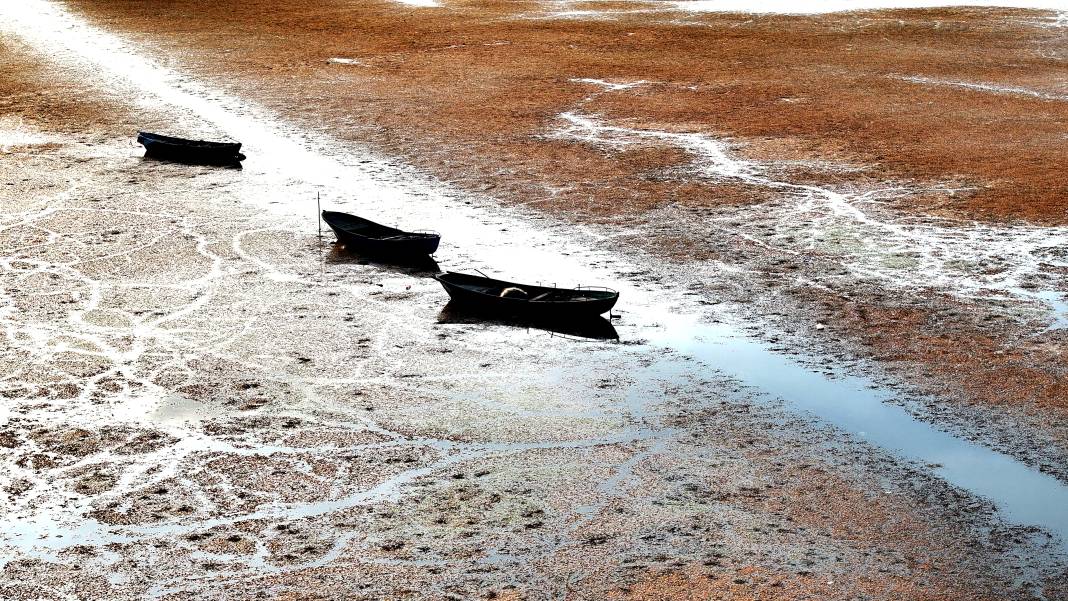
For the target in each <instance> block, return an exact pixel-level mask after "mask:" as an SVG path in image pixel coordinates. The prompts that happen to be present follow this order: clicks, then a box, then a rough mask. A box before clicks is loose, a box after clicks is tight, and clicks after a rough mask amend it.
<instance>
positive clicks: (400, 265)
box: [326, 242, 441, 276]
mask: <svg viewBox="0 0 1068 601" xmlns="http://www.w3.org/2000/svg"><path fill="white" fill-rule="evenodd" d="M326 262H327V263H331V264H338V265H342V264H346V263H349V264H356V265H376V266H378V267H382V268H384V269H387V270H389V271H395V272H397V273H406V274H409V275H420V276H432V275H434V274H436V273H439V272H440V271H441V268H440V267H439V266H438V262H437V261H435V260H434V257H431V256H430V255H412V256H404V255H400V256H392V257H390V256H382V255H378V254H371V255H368V254H365V253H361V252H358V251H355V250H353V249H351V248H350V247H348V246H347V245H345V244H344V243H342V242H334V243H332V244H331V245H330V252H329V253H328V254H327V255H326Z"/></svg>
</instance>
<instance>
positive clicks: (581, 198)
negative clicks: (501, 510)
mask: <svg viewBox="0 0 1068 601" xmlns="http://www.w3.org/2000/svg"><path fill="white" fill-rule="evenodd" d="M69 4H70V6H73V7H76V8H78V9H79V10H80V11H82V12H83V13H84V14H86V15H88V16H89V17H90V18H91V19H94V22H95V23H98V24H100V25H102V26H105V27H107V28H118V29H120V30H121V31H123V33H124V34H126V35H129V36H130V37H131V38H132V39H134V40H140V41H143V42H144V43H145V45H146V46H147V47H149V48H150V49H151V50H152V51H153V54H154V56H156V57H157V58H158V59H159V60H161V61H163V62H164V63H166V64H176V65H180V66H181V67H182V69H183V70H188V71H190V72H193V73H196V74H198V75H200V76H202V77H204V78H206V79H208V80H210V81H212V82H215V83H217V84H219V85H221V86H224V87H225V88H226V89H229V90H232V91H234V92H235V93H237V94H239V95H241V96H243V97H247V98H255V99H256V101H257V102H258V103H261V104H263V105H266V106H269V107H270V108H271V109H272V110H274V111H277V113H278V114H281V115H285V116H286V118H287V119H289V120H291V121H292V122H295V123H300V124H301V125H302V126H303V127H304V128H306V129H308V130H310V131H318V132H320V133H321V134H323V135H329V136H331V137H333V138H341V139H345V140H352V141H356V142H360V143H364V144H368V145H371V146H372V147H373V148H375V149H378V150H379V151H380V152H383V153H386V154H388V155H390V156H399V157H403V158H404V159H405V160H406V161H407V162H408V163H410V164H414V165H417V166H419V167H420V168H423V169H425V170H426V171H427V172H429V173H433V174H434V175H436V176H437V177H439V178H441V179H442V180H446V181H450V182H452V183H454V184H455V185H457V186H460V187H462V188H464V189H466V190H469V191H471V192H473V193H479V194H482V195H484V196H485V197H488V198H489V199H491V200H492V201H493V202H500V203H506V204H517V205H523V206H527V207H535V208H537V209H539V210H542V211H546V212H548V213H550V214H552V215H557V216H562V217H564V218H565V219H568V220H574V221H579V222H584V223H598V224H607V225H610V226H614V228H615V229H613V230H611V232H610V233H609V234H608V238H607V239H606V241H605V242H606V244H611V245H622V246H625V247H632V248H637V249H641V250H643V251H646V252H649V253H652V254H653V255H656V256H659V257H660V258H661V259H664V260H667V261H671V262H676V263H681V264H682V267H681V268H680V271H681V272H682V273H683V274H693V273H694V271H693V268H692V264H693V262H695V261H696V262H699V264H703V265H707V264H709V262H713V263H715V264H718V262H722V263H726V264H728V265H731V266H735V267H737V268H738V269H740V270H741V272H743V273H745V274H747V276H748V277H746V278H744V281H743V282H742V283H741V284H740V285H739V286H738V287H737V289H736V290H722V289H715V290H706V291H704V292H703V293H704V294H706V295H707V296H709V297H711V298H713V299H715V300H719V301H735V302H737V303H739V304H742V305H746V306H747V307H746V308H747V309H753V310H755V311H757V312H759V313H760V314H761V315H762V316H763V317H764V318H765V319H768V318H770V319H775V318H776V317H777V314H780V313H782V314H786V315H787V316H788V317H787V319H786V322H787V324H786V326H785V327H787V328H798V327H801V328H806V329H807V330H808V333H809V334H811V335H812V336H811V337H810V340H817V341H822V342H825V343H826V345H827V346H829V347H831V350H830V352H831V353H832V354H840V353H846V354H848V355H852V356H861V357H866V358H872V359H874V360H876V361H878V362H881V363H884V364H886V365H887V366H888V369H889V370H890V371H892V372H894V373H898V374H900V375H901V377H903V378H904V379H906V380H907V381H909V382H910V383H911V384H913V385H915V386H917V387H919V388H921V389H923V390H926V391H928V392H932V393H935V394H937V395H939V396H940V397H941V398H942V399H943V400H949V399H953V400H955V401H957V402H956V404H955V405H954V406H953V407H952V409H951V411H952V412H954V413H956V414H960V415H959V416H957V417H955V418H954V419H955V420H956V421H959V422H961V427H962V428H965V429H967V428H969V426H966V425H965V423H968V422H970V423H972V426H970V427H971V428H972V429H974V427H975V424H976V423H979V424H980V426H979V427H980V429H983V430H985V434H984V435H987V436H996V437H1001V438H1006V436H1005V435H1004V434H1002V433H1001V432H1000V429H1001V428H1000V426H999V424H1002V423H1006V424H1007V423H1010V422H1011V423H1013V424H1015V423H1018V422H1020V421H1021V420H1022V422H1023V423H1025V424H1026V427H1027V428H1029V429H1036V430H1037V431H1038V432H1039V433H1040V434H1039V436H1040V438H1042V439H1043V440H1044V441H1046V443H1048V444H1050V445H1054V446H1056V447H1058V448H1059V449H1061V451H1062V452H1063V451H1064V450H1065V449H1068V432H1066V429H1065V424H1066V423H1068V420H1066V418H1068V389H1066V388H1065V386H1066V385H1065V369H1064V365H1065V363H1064V360H1063V351H1064V345H1065V334H1064V332H1065V326H1066V325H1068V304H1066V303H1065V300H1064V294H1065V293H1066V292H1068V281H1066V274H1068V229H1066V228H1068V175H1066V174H1068V168H1066V167H1068V164H1066V159H1065V157H1066V156H1068V137H1066V135H1065V131H1066V128H1068V88H1066V86H1065V81H1066V78H1068V68H1066V66H1065V53H1066V52H1068V28H1066V27H1065V26H1064V23H1065V21H1064V16H1063V13H1059V14H1058V13H1054V12H1048V11H1028V10H1018V9H992V8H983V9H968V8H944V9H924V10H897V11H872V12H858V13H840V14H830V15H819V16H781V15H746V14H715V13H687V12H685V11H675V10H663V9H664V7H663V6H660V7H659V8H657V5H643V4H640V3H589V4H584V3H577V4H576V3H562V4H561V3H526V2H518V3H515V2H509V3H479V2H471V3H463V2H459V3H451V2H450V3H449V4H448V5H447V6H442V7H437V8H418V7H411V6H406V5H403V4H398V3H388V2H387V3H358V4H357V3H352V2H328V3H325V4H322V5H321V6H318V7H315V8H312V7H309V6H307V4H306V3H303V2H285V1H275V0H270V1H267V0H264V1H262V2H258V1H249V2H239V3H221V4H217V5H212V6H204V5H203V4H202V3H199V2H182V1H176V2H168V3H166V4H165V5H162V6H159V5H156V4H150V3H112V2H94V1H91V0H77V1H73V2H70V3H69ZM654 9H656V10H654ZM661 270H662V269H661ZM692 279H693V281H692V282H691V284H692V285H694V286H695V287H698V288H700V287H702V286H705V287H707V282H708V281H710V280H711V279H713V278H711V277H709V276H706V275H703V274H702V275H701V276H700V277H693V278H692ZM816 326H819V327H820V328H822V329H819V330H814V328H815V327H816ZM1051 326H1053V327H1052V328H1051ZM975 405H982V406H986V407H990V408H993V413H991V414H989V415H998V416H999V417H996V418H994V417H980V418H976V417H974V416H969V415H968V414H969V413H970V411H971V409H972V407H974V406H975ZM945 411H950V410H949V409H947V410H945ZM945 411H943V413H944V412H945ZM1006 427H1009V426H1006ZM1015 427H1016V426H1015V425H1013V426H1011V428H1015ZM1008 437H1009V438H1011V435H1009V436H1008ZM1044 444H1045V443H1044ZM1054 467H1055V466H1051V467H1049V468H1047V469H1053V468H1054ZM1061 471H1062V472H1063V470H1061Z"/></svg>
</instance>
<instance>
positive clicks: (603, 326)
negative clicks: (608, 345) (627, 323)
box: [438, 302, 619, 340]
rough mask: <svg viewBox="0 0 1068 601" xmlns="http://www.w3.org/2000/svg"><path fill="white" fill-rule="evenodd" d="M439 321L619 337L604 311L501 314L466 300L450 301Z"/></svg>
mask: <svg viewBox="0 0 1068 601" xmlns="http://www.w3.org/2000/svg"><path fill="white" fill-rule="evenodd" d="M438 323H452V324H476V323H483V324H494V325H506V326H513V327H519V328H528V329H536V330H544V331H546V332H549V333H551V334H553V335H559V336H564V337H571V338H588V339H593V340H619V334H618V333H617V332H616V328H615V326H613V325H612V322H611V321H609V320H607V319H605V318H604V317H601V316H600V315H590V316H584V317H578V318H573V319H545V318H524V317H510V316H506V315H501V314H487V313H484V312H479V311H477V310H472V309H470V308H467V307H465V306H464V305H462V304H458V303H456V302H450V303H448V304H447V305H445V308H443V309H442V310H441V313H439V314H438Z"/></svg>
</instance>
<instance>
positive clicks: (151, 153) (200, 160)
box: [137, 131, 245, 165]
mask: <svg viewBox="0 0 1068 601" xmlns="http://www.w3.org/2000/svg"><path fill="white" fill-rule="evenodd" d="M137 142H138V143H139V144H142V145H143V146H144V147H145V156H147V157H152V158H156V159H163V160H165V161H175V162H179V163H190V164H194V165H238V164H240V163H241V161H243V160H245V155H243V154H241V152H240V151H241V143H240V142H205V141H203V140H188V139H186V138H176V137H173V136H164V135H161V134H153V133H149V132H146V131H142V132H138V133H137Z"/></svg>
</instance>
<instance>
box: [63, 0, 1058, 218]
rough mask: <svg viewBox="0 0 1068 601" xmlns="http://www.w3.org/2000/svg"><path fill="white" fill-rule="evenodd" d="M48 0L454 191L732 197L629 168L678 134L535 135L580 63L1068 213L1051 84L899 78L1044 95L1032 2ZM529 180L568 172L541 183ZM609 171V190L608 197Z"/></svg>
mask: <svg viewBox="0 0 1068 601" xmlns="http://www.w3.org/2000/svg"><path fill="white" fill-rule="evenodd" d="M69 4H71V5H72V6H75V7H77V8H78V9H79V10H80V11H83V12H85V13H86V14H88V15H90V16H94V17H96V18H98V19H101V20H102V21H104V22H106V23H107V24H108V26H111V27H114V26H116V25H117V26H119V27H121V28H123V29H125V30H127V31H129V32H132V33H135V34H140V35H144V36H146V37H148V38H151V40H152V42H153V45H154V46H156V47H157V48H158V49H159V52H160V53H161V55H167V56H173V57H175V58H176V59H177V60H178V61H180V62H181V63H182V64H183V66H184V67H186V68H193V69H195V70H197V71H199V72H201V73H206V74H209V75H213V76H214V77H216V78H217V80H218V81H220V82H222V81H225V82H226V84H227V85H229V86H236V87H239V88H241V89H243V90H247V91H250V92H251V91H255V92H257V93H255V94H250V96H252V97H256V98H259V99H261V101H262V102H264V103H265V104H267V105H269V106H271V107H272V108H276V109H279V110H280V111H281V112H282V113H284V114H286V115H287V116H290V117H292V118H295V119H298V120H301V121H305V122H307V123H309V124H317V125H318V124H322V123H323V122H327V123H330V125H331V127H330V131H331V133H333V134H335V135H341V136H344V137H347V138H350V139H355V140H360V141H368V142H371V143H373V144H374V145H375V146H376V147H378V148H380V149H382V150H384V151H387V152H389V153H393V154H398V155H401V156H404V157H406V158H407V159H409V160H410V161H412V162H414V163H416V164H418V165H420V166H422V167H425V168H427V169H429V170H431V171H432V172H434V173H436V174H438V175H440V176H441V177H442V178H444V179H448V180H452V181H457V182H459V183H461V184H463V185H465V186H467V187H470V188H472V189H484V188H485V187H486V186H487V185H489V186H493V188H494V195H495V196H497V197H498V198H500V199H501V200H503V201H505V202H531V201H536V202H539V204H541V205H542V206H551V207H552V208H555V209H559V210H566V211H572V210H573V211H576V212H577V213H578V214H579V215H586V216H587V217H591V216H592V217H595V216H597V215H603V214H606V213H607V214H609V215H630V216H634V217H636V218H639V219H640V216H641V214H642V213H643V212H644V211H645V210H646V209H647V208H648V207H649V206H656V205H661V204H663V203H672V202H676V201H678V200H679V199H681V198H686V199H688V201H689V202H694V199H695V198H703V200H702V201H698V202H705V203H708V202H711V203H718V202H721V201H722V199H723V198H724V197H727V198H731V194H730V192H729V190H719V189H718V188H717V186H716V185H715V184H707V183H706V185H703V186H696V187H695V186H690V185H688V183H687V182H667V183H665V182H658V181H655V178H649V177H645V176H646V175H647V173H648V172H649V171H651V170H652V171H655V170H656V169H658V168H660V167H662V166H663V165H665V164H676V165H677V164H682V163H685V157H682V156H679V155H678V153H677V152H671V151H664V150H657V149H647V150H643V151H638V152H635V153H633V154H632V155H626V154H624V155H612V156H606V155H605V154H604V153H603V152H601V151H599V150H598V149H594V148H589V147H585V146H583V145H581V144H575V143H573V142H567V141H554V140H551V139H549V140H547V139H545V138H544V137H543V136H544V135H545V134H547V133H549V132H550V131H551V130H553V129H554V128H556V127H557V126H558V125H559V122H558V119H557V115H558V114H559V113H561V112H563V111H566V110H570V109H574V108H576V107H578V106H579V104H578V103H580V101H582V100H583V99H584V98H587V97H589V96H591V95H592V94H593V93H595V92H597V91H598V90H597V87H596V86H591V85H590V84H583V83H577V82H573V81H570V80H571V79H572V78H583V77H590V78H600V79H606V80H612V81H636V80H646V81H648V82H650V83H649V84H648V85H646V86H642V87H640V88H636V89H631V90H628V91H626V92H625V93H615V94H601V95H598V96H597V98H596V99H595V100H594V101H591V102H586V103H584V104H582V105H581V110H582V111H584V112H597V113H600V114H601V115H602V116H603V117H605V118H606V119H608V120H609V121H610V122H612V123H620V124H626V125H628V126H630V127H637V128H643V129H668V130H672V131H682V132H707V133H710V134H713V135H716V136H727V137H736V138H740V139H741V140H742V141H744V140H746V139H756V140H772V141H785V143H786V144H788V145H789V146H790V147H791V152H790V153H789V154H790V155H792V156H795V157H798V158H809V159H815V158H818V159H827V158H831V159H835V160H843V161H846V162H849V163H853V164H856V165H859V166H861V167H864V168H867V169H869V170H871V171H872V172H873V173H874V174H875V175H876V176H877V177H880V178H883V179H888V180H896V179H904V180H916V181H919V182H921V183H935V184H937V183H942V182H946V181H953V182H964V183H965V184H966V185H968V186H973V187H975V188H976V190H975V191H973V192H969V193H966V194H961V195H959V196H958V197H957V198H955V202H954V203H953V206H951V207H948V209H951V210H952V211H953V212H954V213H957V214H959V215H963V216H967V217H976V218H980V219H992V220H1000V219H1016V218H1023V219H1028V220H1032V221H1035V222H1040V223H1050V224H1054V223H1059V224H1064V223H1068V205H1066V204H1065V199H1066V198H1068V177H1066V176H1065V173H1066V172H1068V169H1065V168H1064V167H1065V166H1066V165H1065V159H1064V157H1065V156H1068V142H1066V141H1065V138H1064V135H1063V133H1064V129H1065V125H1066V123H1068V101H1066V100H1064V99H1063V98H1061V99H1059V100H1050V99H1043V98H1036V97H1031V96H1027V95H1026V94H1018V93H1017V94H1013V93H1011V92H1007V93H992V92H983V91H976V90H970V89H967V88H961V87H954V86H952V85H941V84H934V83H916V82H913V81H908V80H907V79H903V78H907V77H921V78H928V79H930V80H932V81H934V80H937V81H942V80H945V81H950V82H952V81H961V82H972V83H980V84H993V85H1002V86H1006V87H1013V86H1019V87H1024V88H1034V89H1035V90H1036V91H1037V92H1040V93H1045V94H1048V95H1050V96H1053V97H1062V96H1064V95H1065V94H1066V92H1065V90H1064V89H1063V88H1062V87H1059V84H1058V83H1056V82H1059V81H1063V79H1064V77H1065V67H1064V66H1063V61H1060V60H1058V58H1057V57H1058V53H1062V52H1064V51H1065V44H1066V40H1065V37H1066V36H1065V34H1064V32H1063V31H1062V28H1055V27H1047V26H1046V25H1045V24H1044V23H1043V21H1042V19H1044V18H1045V13H1041V12H1028V11H1013V10H999V9H981V10H970V9H930V10H919V11H886V12H871V13H847V14H834V15H823V16H815V17H801V16H768V15H760V16H756V15H698V16H695V15H690V16H686V15H683V14H682V13H671V12H664V13H656V14H652V15H650V14H641V15H631V16H628V15H622V14H616V15H614V17H613V18H612V19H610V20H582V21H577V20H569V19H544V18H538V17H539V16H543V15H544V14H545V12H546V11H547V10H548V9H546V8H545V7H544V6H542V5H539V4H537V3H507V4H502V3H490V2H467V3H449V4H448V7H447V8H443V9H439V10H425V9H424V10H419V9H411V8H409V7H405V6H402V5H396V4H391V3H370V4H360V5H359V6H354V5H352V4H351V3H343V4H342V3H335V4H333V5H326V6H321V7H317V8H315V9H309V8H308V7H307V5H306V4H304V3H300V2H289V1H277V0H252V1H249V2H243V3H240V4H233V3H227V4H217V5H212V6H204V5H203V4H202V3H197V2H191V1H189V0H185V1H178V2H169V3H167V4H166V5H163V6H157V5H145V4H136V3H119V4H116V3H107V2H99V1H94V0H73V1H72V2H70V3H69ZM612 4H613V3H606V4H605V5H606V6H611V5H612ZM616 7H617V8H629V7H631V5H629V4H628V5H616ZM249 32H255V33H254V34H253V35H249ZM333 57H344V58H352V59H356V60H358V61H359V64H356V65H345V64H335V63H330V62H328V59H330V58H333ZM758 154H759V153H758ZM776 156H777V157H779V158H782V155H781V154H780V153H778V152H777V153H776ZM651 179H652V180H653V181H650V180H651ZM548 187H554V188H561V187H563V188H570V189H565V190H564V191H563V192H560V193H558V194H556V195H554V196H553V198H552V199H551V200H549V199H547V197H548V194H546V189H547V188H548ZM574 188H577V189H574ZM620 188H622V190H625V200H626V202H615V201H617V200H621V198H620V197H614V198H613V197H612V196H611V195H613V194H623V191H622V190H620ZM606 194H607V195H609V197H608V198H605V197H604V195H606ZM591 199H592V200H593V203H592V204H591V203H590V202H589V201H590V200H591ZM602 200H603V202H598V201H602ZM921 200H922V199H921ZM905 206H906V207H907V208H909V209H911V210H915V211H924V210H925V209H927V208H930V207H926V206H924V205H923V203H922V202H919V203H913V202H912V201H911V200H909V201H906V202H905ZM945 209H946V208H940V210H945ZM591 213H592V214H591Z"/></svg>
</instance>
